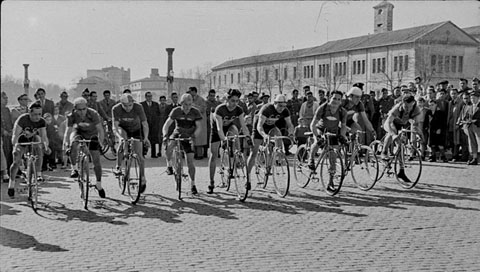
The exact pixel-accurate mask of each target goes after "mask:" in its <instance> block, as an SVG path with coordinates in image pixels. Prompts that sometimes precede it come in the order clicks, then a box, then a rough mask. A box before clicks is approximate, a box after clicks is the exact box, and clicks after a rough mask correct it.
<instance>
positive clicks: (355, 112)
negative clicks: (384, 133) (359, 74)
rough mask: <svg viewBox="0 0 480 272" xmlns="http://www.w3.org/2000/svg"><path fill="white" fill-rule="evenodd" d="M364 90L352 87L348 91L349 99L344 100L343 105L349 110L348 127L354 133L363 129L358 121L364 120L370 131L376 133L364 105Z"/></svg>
mask: <svg viewBox="0 0 480 272" xmlns="http://www.w3.org/2000/svg"><path fill="white" fill-rule="evenodd" d="M362 94H363V91H362V90H361V89H360V88H358V87H352V88H351V89H350V90H349V91H348V92H347V99H346V100H344V101H343V103H342V106H343V108H345V110H347V127H349V128H350V129H351V131H352V133H355V132H356V131H359V130H361V129H362V128H361V127H360V125H359V124H358V121H360V119H359V118H361V120H363V123H364V124H365V126H366V128H367V130H368V131H370V132H372V133H373V134H375V130H374V129H373V126H372V123H371V122H370V121H369V120H368V117H367V114H366V113H365V106H364V105H363V103H362V101H360V100H361V98H362Z"/></svg>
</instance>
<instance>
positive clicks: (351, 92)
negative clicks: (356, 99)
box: [347, 87, 363, 96]
mask: <svg viewBox="0 0 480 272" xmlns="http://www.w3.org/2000/svg"><path fill="white" fill-rule="evenodd" d="M362 94H363V92H362V90H361V89H360V88H358V87H352V88H351V89H350V90H348V92H347V96H350V95H356V96H362Z"/></svg>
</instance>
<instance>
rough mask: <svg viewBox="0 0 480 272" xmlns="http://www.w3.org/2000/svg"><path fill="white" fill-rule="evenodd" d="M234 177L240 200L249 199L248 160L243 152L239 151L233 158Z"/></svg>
mask: <svg viewBox="0 0 480 272" xmlns="http://www.w3.org/2000/svg"><path fill="white" fill-rule="evenodd" d="M233 178H234V181H235V190H236V192H237V196H238V200H240V201H241V202H244V201H245V200H246V199H247V196H248V191H249V190H250V187H249V185H247V184H248V183H249V182H250V179H249V177H248V174H247V161H246V160H245V156H243V154H242V153H240V152H237V153H236V154H235V156H234V159H233Z"/></svg>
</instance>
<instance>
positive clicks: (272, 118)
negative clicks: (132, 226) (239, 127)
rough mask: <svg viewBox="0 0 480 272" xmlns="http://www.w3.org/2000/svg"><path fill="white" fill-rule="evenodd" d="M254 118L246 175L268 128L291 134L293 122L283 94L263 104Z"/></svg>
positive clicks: (268, 130) (265, 137) (253, 163)
mask: <svg viewBox="0 0 480 272" xmlns="http://www.w3.org/2000/svg"><path fill="white" fill-rule="evenodd" d="M255 119H256V120H255V125H254V129H253V148H252V153H250V156H249V157H248V168H247V174H248V175H250V172H251V170H252V168H253V166H254V165H255V159H256V157H257V153H258V149H259V147H260V145H261V144H262V142H263V140H266V139H267V138H268V133H269V132H270V130H272V129H274V128H276V129H278V130H280V132H281V133H282V134H286V133H287V132H288V135H293V124H292V120H291V119H290V111H289V110H288V109H287V99H286V98H285V96H284V95H283V94H279V95H277V96H276V97H275V100H274V101H273V103H267V104H265V105H263V106H262V108H261V109H260V111H259V113H258V116H257V117H256V118H255ZM247 189H250V188H247Z"/></svg>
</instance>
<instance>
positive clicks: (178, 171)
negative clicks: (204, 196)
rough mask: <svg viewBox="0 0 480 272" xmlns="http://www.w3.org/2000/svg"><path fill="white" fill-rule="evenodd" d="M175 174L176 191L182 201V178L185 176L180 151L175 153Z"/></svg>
mask: <svg viewBox="0 0 480 272" xmlns="http://www.w3.org/2000/svg"><path fill="white" fill-rule="evenodd" d="M173 155H174V157H173V160H172V161H173V163H174V166H173V172H174V173H173V174H174V177H175V189H176V190H177V193H178V199H179V200H181V199H182V176H183V166H182V156H181V155H180V151H174V152H173Z"/></svg>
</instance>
